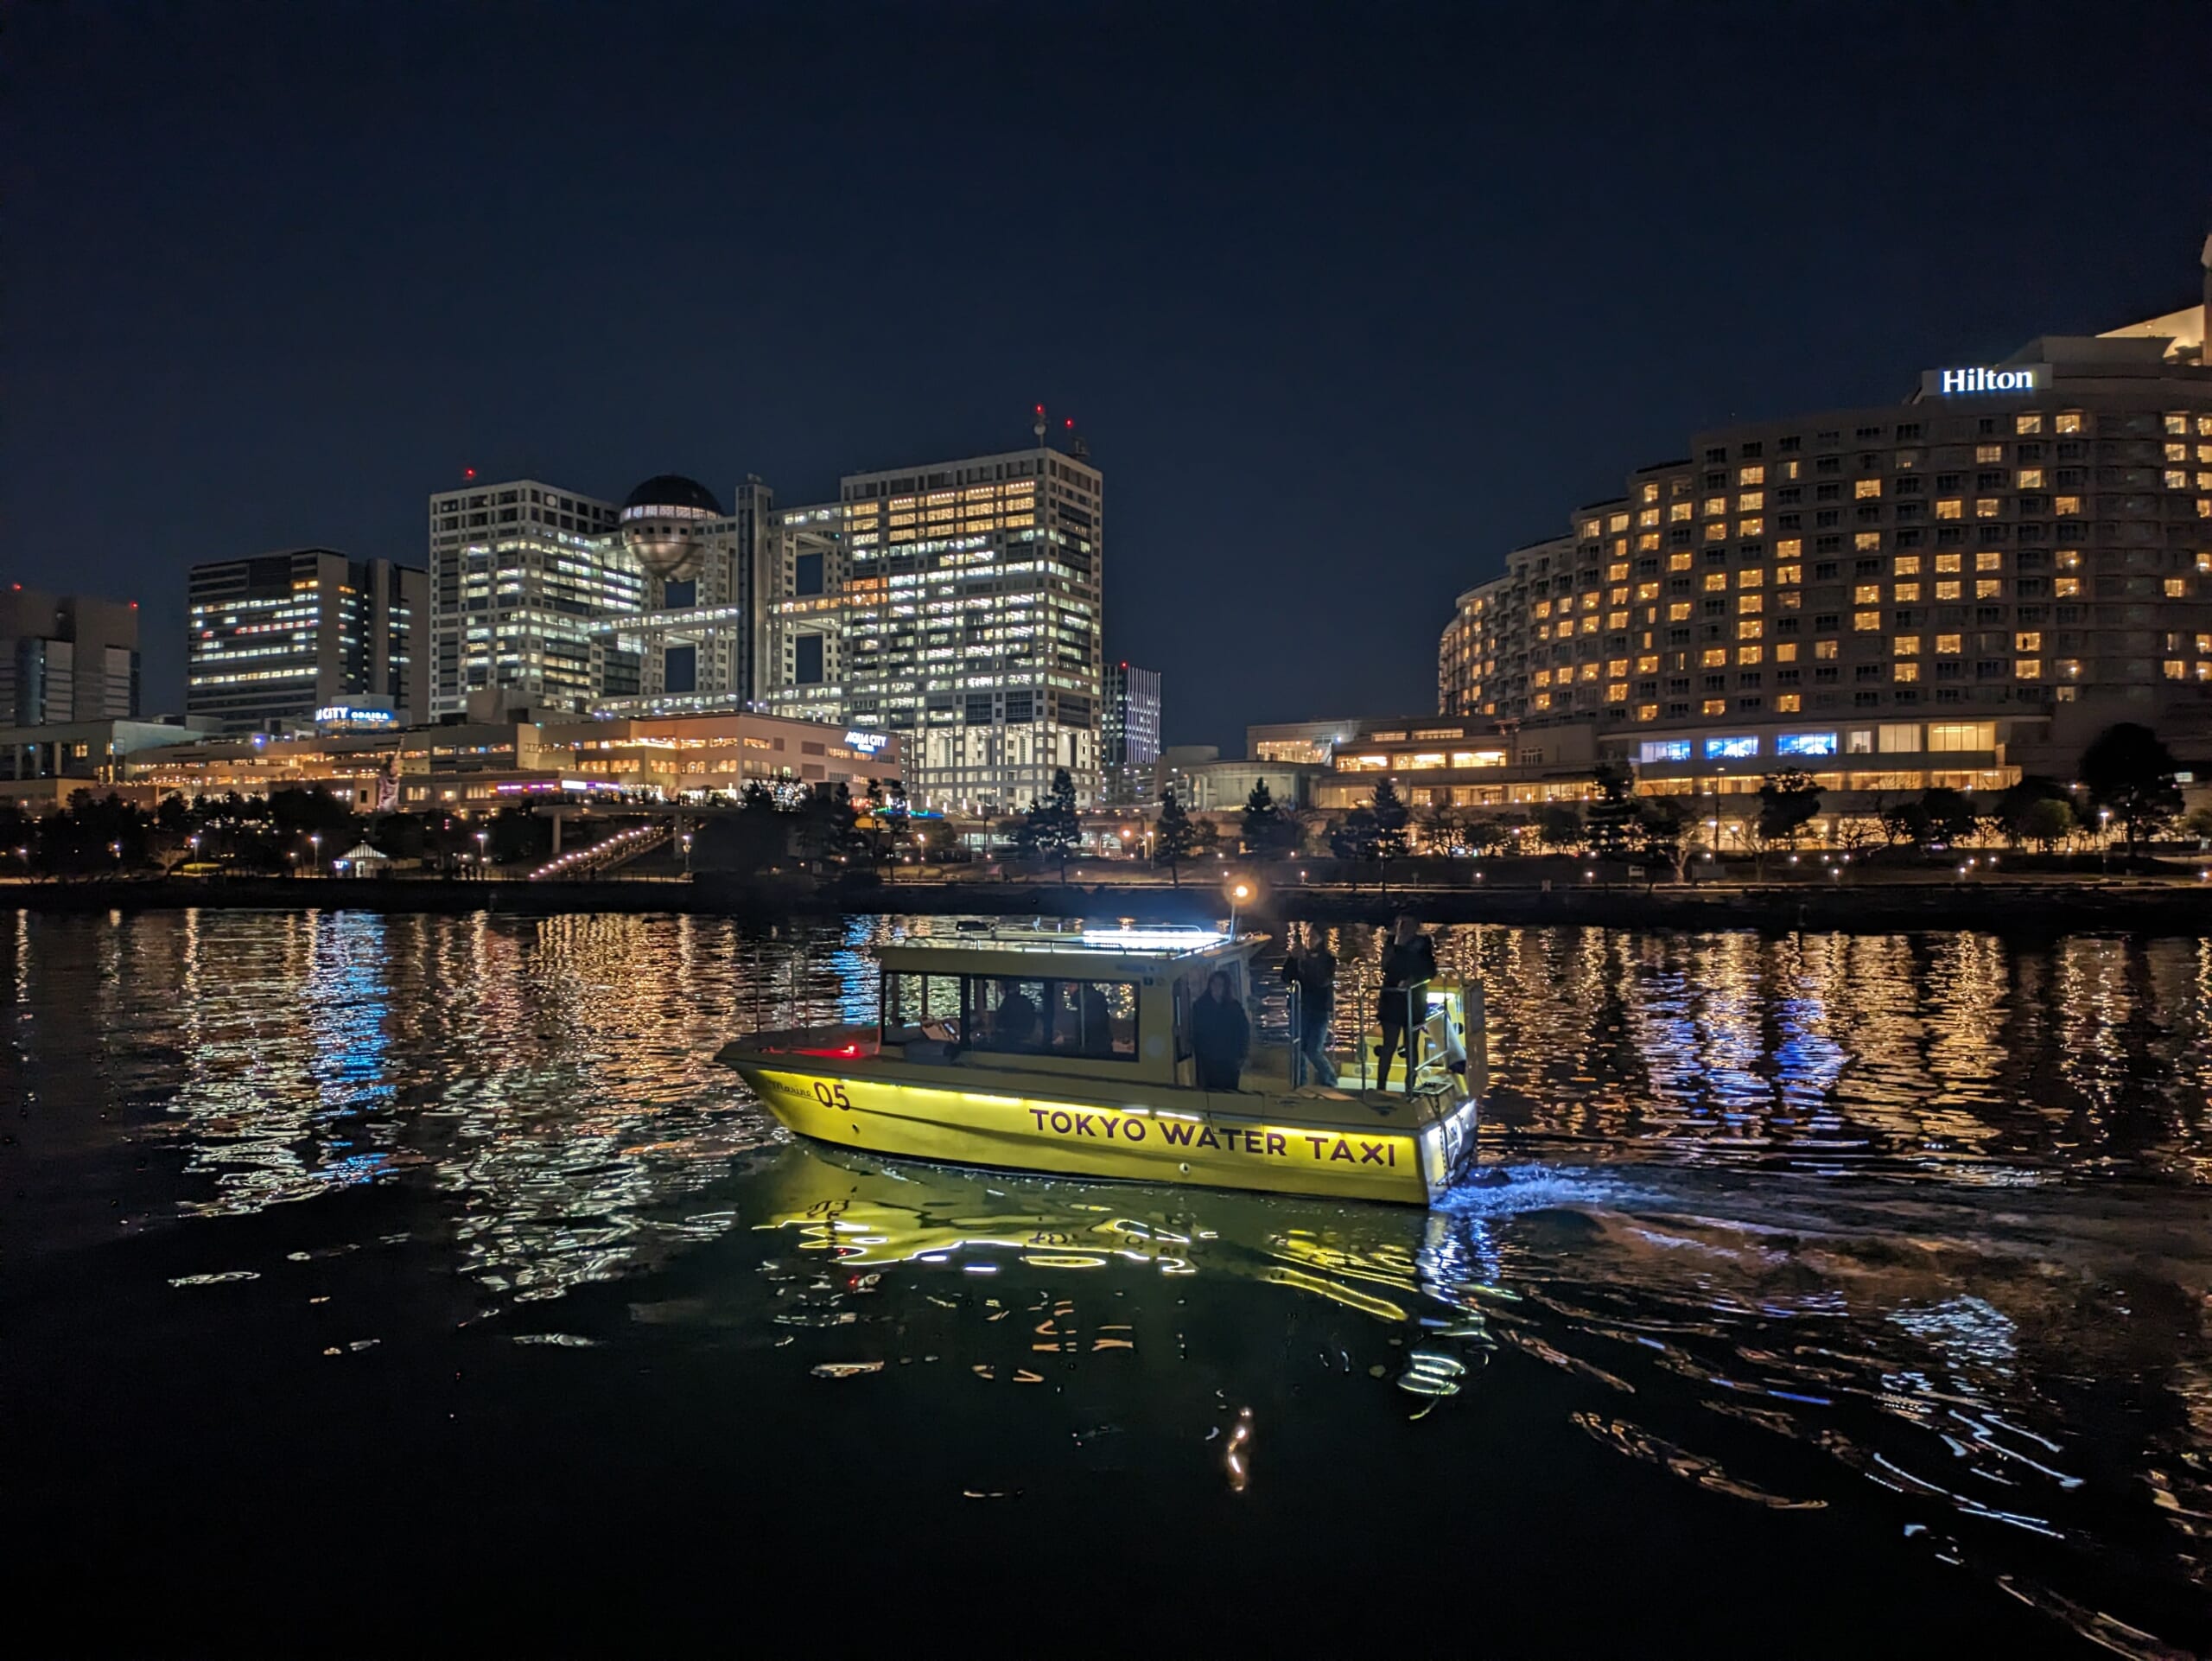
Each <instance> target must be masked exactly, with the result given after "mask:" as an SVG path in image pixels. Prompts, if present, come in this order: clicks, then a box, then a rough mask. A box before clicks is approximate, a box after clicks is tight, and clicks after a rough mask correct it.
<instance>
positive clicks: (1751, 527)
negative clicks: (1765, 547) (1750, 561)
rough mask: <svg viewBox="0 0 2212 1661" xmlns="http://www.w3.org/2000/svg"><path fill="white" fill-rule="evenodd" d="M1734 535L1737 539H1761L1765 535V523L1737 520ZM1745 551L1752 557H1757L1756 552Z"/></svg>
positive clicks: (1761, 520) (1761, 521) (1753, 520)
mask: <svg viewBox="0 0 2212 1661" xmlns="http://www.w3.org/2000/svg"><path fill="white" fill-rule="evenodd" d="M1736 534H1737V535H1738V536H1739V537H1763V536H1764V535H1765V534H1766V521H1765V520H1764V519H1738V520H1737V521H1736ZM1745 552H1746V553H1749V554H1751V555H1752V556H1753V557H1755V558H1756V557H1757V550H1754V549H1745Z"/></svg>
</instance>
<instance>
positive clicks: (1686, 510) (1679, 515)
mask: <svg viewBox="0 0 2212 1661" xmlns="http://www.w3.org/2000/svg"><path fill="white" fill-rule="evenodd" d="M1694 512H1695V510H1694V508H1692V507H1691V506H1690V505H1689V504H1688V502H1675V503H1671V504H1669V506H1668V509H1667V518H1668V520H1669V523H1672V524H1675V525H1679V524H1681V522H1682V521H1683V520H1684V519H1688V518H1690V517H1691V516H1692V515H1693V514H1694Z"/></svg>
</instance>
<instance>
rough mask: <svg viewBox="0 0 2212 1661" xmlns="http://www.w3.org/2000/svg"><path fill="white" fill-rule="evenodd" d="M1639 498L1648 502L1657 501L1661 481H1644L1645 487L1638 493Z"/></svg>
mask: <svg viewBox="0 0 2212 1661" xmlns="http://www.w3.org/2000/svg"><path fill="white" fill-rule="evenodd" d="M1637 500H1639V501H1646V502H1656V501H1657V500H1659V482H1658V480H1656V479H1654V480H1647V481H1645V483H1644V485H1643V488H1642V490H1641V491H1640V492H1639V493H1638V494H1637Z"/></svg>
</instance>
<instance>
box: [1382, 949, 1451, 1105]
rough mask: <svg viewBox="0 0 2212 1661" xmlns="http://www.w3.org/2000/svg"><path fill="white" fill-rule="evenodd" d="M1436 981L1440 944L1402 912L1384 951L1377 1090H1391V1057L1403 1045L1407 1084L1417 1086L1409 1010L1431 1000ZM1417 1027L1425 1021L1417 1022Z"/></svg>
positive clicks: (1417, 1028)
mask: <svg viewBox="0 0 2212 1661" xmlns="http://www.w3.org/2000/svg"><path fill="white" fill-rule="evenodd" d="M1435 978H1436V942H1435V941H1433V940H1432V939H1429V938H1428V936H1427V935H1426V934H1423V933H1422V932H1421V926H1420V925H1419V924H1417V923H1415V922H1414V920H1413V919H1412V918H1411V917H1408V916H1407V915H1405V914H1404V913H1400V914H1399V917H1398V923H1397V928H1396V931H1395V932H1394V933H1393V934H1392V936H1391V938H1390V940H1389V944H1388V945H1385V946H1384V947H1383V990H1381V991H1380V992H1379V993H1377V994H1376V1002H1375V1015H1376V1026H1378V1027H1380V1028H1382V1029H1383V1047H1382V1048H1380V1049H1378V1050H1377V1051H1376V1053H1375V1054H1376V1070H1375V1087H1376V1089H1377V1090H1388V1089H1389V1087H1390V1058H1391V1057H1393V1056H1394V1055H1395V1054H1396V1053H1398V1049H1399V1047H1400V1046H1401V1045H1402V1046H1403V1047H1404V1048H1405V1052H1406V1084H1407V1086H1408V1088H1411V1086H1412V1085H1413V1072H1414V1046H1413V1039H1412V1037H1411V1035H1410V1034H1409V1033H1408V1030H1407V1022H1406V1015H1407V1012H1408V1010H1409V1009H1415V1010H1417V1009H1419V1008H1420V1006H1421V1004H1422V1003H1424V1002H1426V1001H1427V986H1428V983H1429V982H1431V981H1433V980H1434V979H1435ZM1413 1026H1414V1029H1415V1030H1419V1028H1420V1026H1421V1022H1420V1021H1419V1020H1415V1021H1414V1023H1413Z"/></svg>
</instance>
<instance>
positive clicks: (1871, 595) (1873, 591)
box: [1851, 582, 1882, 606]
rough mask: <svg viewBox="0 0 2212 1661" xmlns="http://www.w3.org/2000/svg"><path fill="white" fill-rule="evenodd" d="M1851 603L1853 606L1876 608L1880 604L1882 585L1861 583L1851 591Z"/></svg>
mask: <svg viewBox="0 0 2212 1661" xmlns="http://www.w3.org/2000/svg"><path fill="white" fill-rule="evenodd" d="M1851 602H1852V604H1853V605H1855V606H1878V605H1880V604H1881V603H1882V585H1881V584H1880V583H1878V582H1861V583H1860V584H1859V585H1858V587H1856V588H1854V589H1852V591H1851Z"/></svg>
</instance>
